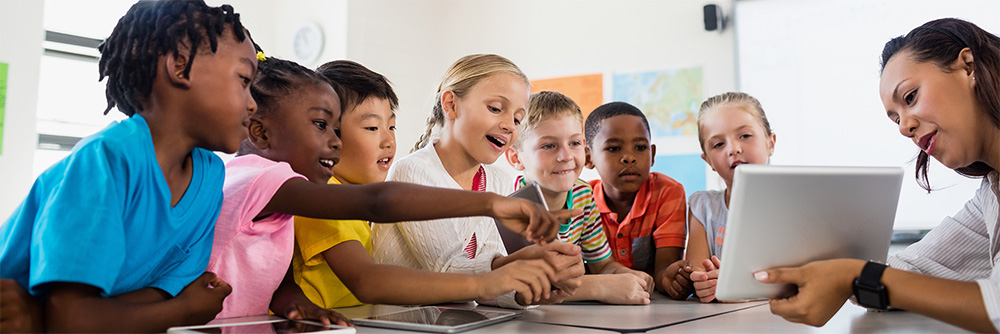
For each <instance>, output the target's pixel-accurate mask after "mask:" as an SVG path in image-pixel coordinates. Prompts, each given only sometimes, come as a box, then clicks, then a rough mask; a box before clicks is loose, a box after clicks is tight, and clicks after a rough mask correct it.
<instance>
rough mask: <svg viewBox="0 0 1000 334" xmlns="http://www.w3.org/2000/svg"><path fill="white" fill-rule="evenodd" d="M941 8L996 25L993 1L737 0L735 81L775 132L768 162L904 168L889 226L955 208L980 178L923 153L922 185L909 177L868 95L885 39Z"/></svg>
mask: <svg viewBox="0 0 1000 334" xmlns="http://www.w3.org/2000/svg"><path fill="white" fill-rule="evenodd" d="M942 17H957V18H962V19H965V20H968V21H971V22H973V23H975V24H976V25H978V26H979V27H981V28H983V29H985V30H986V31H989V32H991V33H993V34H998V33H1000V0H950V1H947V2H942V1H927V0H755V1H746V0H744V1H737V2H736V6H735V8H734V13H733V15H732V20H731V22H732V23H733V24H734V27H735V29H736V31H735V33H736V52H737V67H738V69H737V80H736V81H737V87H738V89H739V90H741V91H744V92H747V93H749V94H751V95H753V96H754V97H757V98H758V99H759V100H760V101H761V104H762V105H763V106H764V111H765V112H766V113H767V116H768V119H769V121H770V122H771V126H772V128H773V130H774V132H775V133H776V134H777V142H776V144H775V153H774V156H773V157H772V160H771V163H772V164H776V165H829V166H903V167H905V169H906V171H907V172H906V173H907V174H906V176H904V180H903V187H902V191H901V194H900V200H899V208H898V209H897V213H896V222H895V226H894V229H896V230H909V229H928V228H931V227H934V226H937V224H938V223H940V222H941V220H942V219H943V218H944V217H945V216H948V215H952V214H954V213H955V212H957V211H958V210H959V209H961V208H962V206H963V205H964V204H965V202H966V201H967V200H969V199H970V198H972V196H973V195H974V193H975V190H976V189H977V188H978V187H979V184H980V182H981V180H979V179H968V178H965V177H962V176H960V175H958V174H957V173H955V172H954V171H951V170H949V169H947V168H946V167H944V166H942V165H941V164H939V163H937V161H934V160H933V159H931V160H932V164H931V165H930V172H929V173H928V174H929V176H930V182H931V186H932V187H933V188H935V189H936V190H935V191H933V192H931V193H930V194H927V192H926V191H925V190H923V189H922V188H920V187H919V186H918V185H917V183H916V181H915V179H914V166H915V165H916V159H915V158H916V156H917V153H918V149H917V147H916V145H914V144H913V143H912V141H910V140H909V139H907V138H905V137H903V136H901V135H900V134H899V130H898V127H897V126H896V124H894V123H892V122H891V121H889V119H888V117H886V115H885V109H884V108H883V107H882V103H881V101H880V100H879V96H878V82H879V64H878V63H879V57H880V56H881V53H882V47H883V45H884V44H885V42H887V41H888V40H889V39H891V38H893V37H896V36H900V35H905V34H906V33H907V32H909V31H910V30H911V29H913V28H916V27H917V26H919V25H921V24H923V23H925V22H927V21H930V20H933V19H937V18H942ZM716 93H720V92H707V93H706V95H714V94H716ZM816 191H822V189H817V190H816Z"/></svg>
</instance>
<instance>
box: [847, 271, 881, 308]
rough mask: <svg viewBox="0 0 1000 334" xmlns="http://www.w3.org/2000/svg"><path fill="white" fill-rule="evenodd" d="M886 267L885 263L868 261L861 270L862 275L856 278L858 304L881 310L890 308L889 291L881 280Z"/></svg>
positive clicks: (855, 288) (855, 293) (855, 286)
mask: <svg viewBox="0 0 1000 334" xmlns="http://www.w3.org/2000/svg"><path fill="white" fill-rule="evenodd" d="M885 267H886V265H884V264H881V263H878V262H874V261H868V263H866V264H865V268H864V269H862V270H861V276H859V277H858V278H856V279H854V298H856V299H857V301H858V305H861V306H864V307H867V308H873V309H879V310H887V309H889V293H888V291H886V289H885V285H883V284H882V282H880V280H881V279H882V272H883V271H885Z"/></svg>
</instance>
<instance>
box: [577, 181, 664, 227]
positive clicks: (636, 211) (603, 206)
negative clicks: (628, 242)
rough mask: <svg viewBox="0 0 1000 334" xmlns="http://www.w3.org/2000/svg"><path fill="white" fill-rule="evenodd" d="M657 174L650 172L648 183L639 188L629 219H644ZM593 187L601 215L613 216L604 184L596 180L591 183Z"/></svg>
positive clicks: (595, 200)
mask: <svg viewBox="0 0 1000 334" xmlns="http://www.w3.org/2000/svg"><path fill="white" fill-rule="evenodd" d="M655 174H656V173H654V172H650V173H649V177H648V178H646V182H644V183H643V184H642V185H641V186H639V191H637V192H636V193H635V201H633V202H632V210H629V213H628V215H629V217H642V216H643V215H645V214H646V206H648V204H649V198H650V197H651V196H652V192H651V191H650V187H651V186H652V184H653V182H654V179H655V178H656V175H655ZM591 186H593V187H594V202H595V203H597V210H598V211H600V212H601V214H606V213H610V214H613V213H614V211H611V209H610V208H608V204H607V202H606V201H605V199H604V182H601V180H595V181H594V182H593V183H591Z"/></svg>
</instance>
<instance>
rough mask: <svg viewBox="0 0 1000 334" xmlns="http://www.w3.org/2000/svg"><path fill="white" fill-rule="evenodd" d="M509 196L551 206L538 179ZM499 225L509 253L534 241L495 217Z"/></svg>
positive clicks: (545, 206) (544, 206)
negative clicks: (546, 200) (543, 194)
mask: <svg viewBox="0 0 1000 334" xmlns="http://www.w3.org/2000/svg"><path fill="white" fill-rule="evenodd" d="M507 197H516V198H523V199H526V200H529V201H532V202H535V203H538V205H541V206H542V207H543V208H548V207H549V206H548V205H547V204H546V203H545V197H544V196H542V187H541V186H540V185H538V182H537V181H532V182H531V183H529V184H527V185H525V186H524V187H521V189H518V190H517V191H515V192H513V193H511V194H510V195H507ZM494 221H495V222H496V225H497V230H498V231H500V240H501V241H503V245H504V248H506V249H507V254H513V253H514V252H516V251H517V250H519V249H521V248H524V247H526V246H528V245H530V244H532V242H530V241H528V239H526V238H525V237H522V236H521V235H520V234H517V233H515V232H514V231H511V230H508V229H507V227H506V226H503V223H501V222H500V221H499V220H496V219H494Z"/></svg>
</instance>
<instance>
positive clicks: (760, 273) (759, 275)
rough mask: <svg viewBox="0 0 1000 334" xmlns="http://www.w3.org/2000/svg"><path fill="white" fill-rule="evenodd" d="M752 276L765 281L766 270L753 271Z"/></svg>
mask: <svg viewBox="0 0 1000 334" xmlns="http://www.w3.org/2000/svg"><path fill="white" fill-rule="evenodd" d="M753 278H756V279H757V280H758V281H761V282H763V281H766V280H767V272H766V271H758V272H755V273H753Z"/></svg>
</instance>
